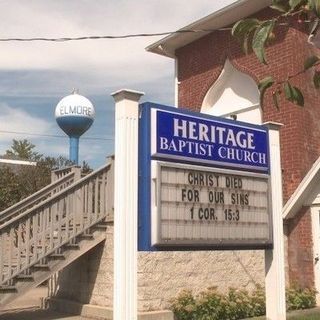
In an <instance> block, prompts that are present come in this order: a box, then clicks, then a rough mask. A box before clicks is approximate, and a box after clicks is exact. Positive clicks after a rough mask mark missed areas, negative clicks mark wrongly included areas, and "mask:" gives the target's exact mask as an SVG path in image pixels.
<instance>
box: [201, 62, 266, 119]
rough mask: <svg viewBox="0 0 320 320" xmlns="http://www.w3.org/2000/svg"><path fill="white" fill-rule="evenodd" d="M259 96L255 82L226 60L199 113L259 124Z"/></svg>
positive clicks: (260, 115) (260, 116)
mask: <svg viewBox="0 0 320 320" xmlns="http://www.w3.org/2000/svg"><path fill="white" fill-rule="evenodd" d="M259 96H260V93H259V90H258V87H257V84H256V83H255V81H254V80H253V79H252V78H251V77H249V76H248V75H247V74H245V73H242V72H240V71H238V70H237V69H236V68H234V67H233V65H232V64H231V63H230V62H229V60H226V62H225V65H224V68H223V70H222V72H221V74H220V76H219V78H218V79H217V81H216V82H215V83H214V84H213V86H212V87H211V88H210V89H209V90H208V92H207V94H206V96H205V98H204V100H203V103H202V107H201V112H202V113H207V114H212V115H214V116H220V117H225V118H232V119H236V120H239V121H244V122H249V123H254V124H261V123H262V114H261V109H260V104H259Z"/></svg>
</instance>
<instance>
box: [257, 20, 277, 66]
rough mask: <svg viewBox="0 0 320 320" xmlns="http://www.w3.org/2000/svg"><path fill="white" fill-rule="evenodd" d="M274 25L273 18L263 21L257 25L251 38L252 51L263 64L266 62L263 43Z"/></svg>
mask: <svg viewBox="0 0 320 320" xmlns="http://www.w3.org/2000/svg"><path fill="white" fill-rule="evenodd" d="M274 25H275V20H267V21H264V22H263V23H262V24H261V25H259V26H258V27H257V29H256V31H255V33H254V36H253V39H252V49H253V52H254V53H255V54H256V56H257V58H258V59H259V61H260V62H262V63H264V64H267V61H266V57H265V50H264V48H265V44H266V42H267V40H268V39H269V37H270V35H271V33H272V31H273V28H274Z"/></svg>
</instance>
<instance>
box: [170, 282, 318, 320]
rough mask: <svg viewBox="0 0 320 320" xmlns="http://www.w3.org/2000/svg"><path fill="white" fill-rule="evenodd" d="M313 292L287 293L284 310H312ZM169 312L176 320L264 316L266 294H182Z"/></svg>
mask: <svg viewBox="0 0 320 320" xmlns="http://www.w3.org/2000/svg"><path fill="white" fill-rule="evenodd" d="M315 294H316V291H315V290H313V289H301V288H296V287H294V288H291V289H288V290H287V291H286V299H287V310H297V309H306V308H312V307H314V306H315V305H316V300H315ZM171 309H172V311H173V312H174V314H175V317H176V319H177V320H237V319H244V318H250V317H256V316H261V315H264V314H265V312H266V307H265V290H264V288H262V287H260V286H257V287H256V289H255V290H254V291H252V292H250V293H249V292H248V291H247V290H236V289H233V288H230V289H229V292H228V293H227V294H222V293H219V292H218V291H217V290H216V289H215V288H211V289H207V290H206V291H204V292H201V293H200V294H198V295H197V296H194V295H193V294H192V292H191V291H182V292H181V293H180V294H179V295H178V297H176V298H175V299H173V300H172V304H171Z"/></svg>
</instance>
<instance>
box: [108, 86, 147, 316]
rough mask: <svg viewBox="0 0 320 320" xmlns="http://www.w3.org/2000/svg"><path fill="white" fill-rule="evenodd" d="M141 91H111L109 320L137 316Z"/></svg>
mask: <svg viewBox="0 0 320 320" xmlns="http://www.w3.org/2000/svg"><path fill="white" fill-rule="evenodd" d="M142 95H143V93H141V92H136V91H128V90H120V91H117V92H115V93H113V94H112V96H113V98H114V100H115V103H116V106H115V172H114V175H115V176H114V178H115V187H114V192H115V195H114V294H113V297H114V298H113V319H114V320H136V319H137V309H138V308H137V240H138V239H137V238H138V236H137V234H138V230H137V229H138V217H137V216H138V122H139V104H138V102H139V99H140V97H141V96H142Z"/></svg>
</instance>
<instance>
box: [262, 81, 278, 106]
mask: <svg viewBox="0 0 320 320" xmlns="http://www.w3.org/2000/svg"><path fill="white" fill-rule="evenodd" d="M273 84H274V80H273V78H272V77H266V78H264V79H262V80H261V81H260V82H259V84H258V89H259V91H260V105H261V107H262V108H263V98H264V94H265V92H266V90H267V89H268V88H270V87H271V86H272V85H273Z"/></svg>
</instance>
